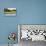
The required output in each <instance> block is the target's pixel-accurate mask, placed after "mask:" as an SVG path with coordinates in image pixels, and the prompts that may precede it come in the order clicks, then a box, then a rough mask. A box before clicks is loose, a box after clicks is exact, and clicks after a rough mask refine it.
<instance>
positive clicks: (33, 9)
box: [0, 0, 46, 44]
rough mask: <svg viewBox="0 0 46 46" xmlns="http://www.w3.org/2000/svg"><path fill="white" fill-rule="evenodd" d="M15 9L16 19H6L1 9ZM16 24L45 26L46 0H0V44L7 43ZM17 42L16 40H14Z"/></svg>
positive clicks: (14, 30)
mask: <svg viewBox="0 0 46 46" xmlns="http://www.w3.org/2000/svg"><path fill="white" fill-rule="evenodd" d="M9 7H16V8H17V15H16V17H6V16H5V15H4V14H3V8H9ZM17 24H46V0H0V44H5V43H8V39H7V36H8V34H9V32H18V31H17ZM16 41H17V40H16Z"/></svg>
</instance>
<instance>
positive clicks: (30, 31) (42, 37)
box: [18, 24, 46, 42]
mask: <svg viewBox="0 0 46 46" xmlns="http://www.w3.org/2000/svg"><path fill="white" fill-rule="evenodd" d="M18 38H19V39H18V41H19V42H20V41H21V40H31V41H46V25H45V24H19V25H18Z"/></svg>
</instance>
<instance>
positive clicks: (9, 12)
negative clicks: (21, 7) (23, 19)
mask: <svg viewBox="0 0 46 46" xmlns="http://www.w3.org/2000/svg"><path fill="white" fill-rule="evenodd" d="M4 14H5V16H16V8H4Z"/></svg>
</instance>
